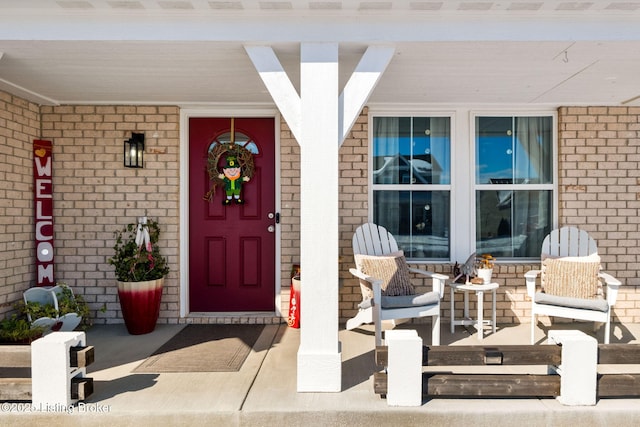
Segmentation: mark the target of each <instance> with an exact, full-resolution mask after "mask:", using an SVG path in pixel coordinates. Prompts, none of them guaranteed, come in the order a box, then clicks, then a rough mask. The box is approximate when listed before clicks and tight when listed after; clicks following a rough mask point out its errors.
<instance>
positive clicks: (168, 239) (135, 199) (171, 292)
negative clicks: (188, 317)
mask: <svg viewBox="0 0 640 427" xmlns="http://www.w3.org/2000/svg"><path fill="white" fill-rule="evenodd" d="M41 120H42V137H43V138H45V139H50V140H52V141H53V147H54V148H53V152H54V159H55V161H54V172H53V174H54V183H53V185H54V217H55V239H56V240H55V247H56V248H55V257H56V258H55V259H56V279H57V280H58V281H64V282H66V283H68V284H69V285H70V286H72V287H73V289H74V290H76V292H78V293H81V294H82V295H83V296H84V297H85V299H86V300H87V302H88V303H89V306H90V308H91V309H92V310H94V311H95V319H96V320H95V321H96V323H111V322H121V313H120V305H119V303H118V302H117V289H116V284H115V275H114V272H113V267H111V266H110V265H108V264H107V258H109V257H110V256H112V255H113V249H112V247H113V244H114V235H113V233H114V231H115V230H116V229H120V228H122V227H123V226H124V225H125V224H127V223H131V222H136V218H137V217H138V216H142V215H147V216H149V217H152V218H154V219H156V220H158V221H159V223H160V227H161V236H160V242H159V245H160V248H161V251H162V253H163V255H165V256H167V257H168V261H169V265H170V266H171V269H172V270H171V272H170V274H169V276H168V277H167V279H166V280H165V288H164V292H163V297H162V306H161V309H160V319H159V321H158V322H159V323H167V322H171V323H176V322H177V321H178V319H177V318H178V314H179V299H178V297H179V282H178V277H179V253H178V249H179V235H178V233H179V230H178V226H179V191H178V190H179V157H178V154H179V146H180V138H179V109H178V108H177V107H164V106H82V105H78V106H55V107H52V106H43V107H42V108H41ZM131 132H142V133H145V137H146V139H145V157H144V168H143V169H129V168H125V167H124V166H123V164H122V161H123V159H122V157H123V154H122V153H123V141H124V140H125V139H128V138H130V137H131ZM103 307H104V311H101V310H100V309H101V308H103Z"/></svg>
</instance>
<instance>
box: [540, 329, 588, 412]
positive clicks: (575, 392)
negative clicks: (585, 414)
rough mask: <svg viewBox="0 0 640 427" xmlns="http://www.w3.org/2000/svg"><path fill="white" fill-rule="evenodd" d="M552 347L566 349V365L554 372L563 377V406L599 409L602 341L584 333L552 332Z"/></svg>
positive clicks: (553, 369)
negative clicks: (597, 398)
mask: <svg viewBox="0 0 640 427" xmlns="http://www.w3.org/2000/svg"><path fill="white" fill-rule="evenodd" d="M548 342H549V343H551V344H560V345H562V356H561V357H562V362H561V365H560V366H558V367H550V370H552V371H555V372H556V373H558V374H560V396H558V401H559V402H560V403H562V404H563V405H572V406H577V405H595V404H596V391H597V385H598V341H597V340H596V339H595V338H593V337H591V336H589V335H587V334H585V333H584V332H582V331H574V330H571V331H550V332H549V340H548Z"/></svg>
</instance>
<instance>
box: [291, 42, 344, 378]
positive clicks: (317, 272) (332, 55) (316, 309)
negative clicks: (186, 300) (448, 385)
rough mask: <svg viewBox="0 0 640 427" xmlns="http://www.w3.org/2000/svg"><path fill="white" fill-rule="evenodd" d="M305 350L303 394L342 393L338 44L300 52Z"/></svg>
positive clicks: (308, 47)
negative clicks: (339, 294) (339, 267)
mask: <svg viewBox="0 0 640 427" xmlns="http://www.w3.org/2000/svg"><path fill="white" fill-rule="evenodd" d="M300 58H301V65H300V92H301V101H302V102H301V111H302V126H301V136H302V140H301V141H300V145H301V147H300V267H301V279H302V288H301V298H300V299H301V304H302V305H301V307H300V314H301V318H300V325H301V328H302V329H301V332H300V348H299V349H298V391H340V390H341V388H342V370H341V362H342V361H341V354H340V343H339V342H338V298H337V296H338V193H339V191H338V190H339V188H338V172H339V171H338V149H339V147H340V135H339V126H338V45H337V44H336V43H305V44H303V45H302V46H301V49H300Z"/></svg>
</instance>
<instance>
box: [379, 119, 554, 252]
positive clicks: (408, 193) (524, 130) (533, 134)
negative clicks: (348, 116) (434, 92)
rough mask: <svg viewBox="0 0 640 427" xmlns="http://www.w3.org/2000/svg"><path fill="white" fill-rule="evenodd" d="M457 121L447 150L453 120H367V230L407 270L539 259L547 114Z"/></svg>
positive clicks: (548, 155) (548, 167)
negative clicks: (394, 250) (479, 260)
mask: <svg viewBox="0 0 640 427" xmlns="http://www.w3.org/2000/svg"><path fill="white" fill-rule="evenodd" d="M460 116H462V115H459V117H457V118H456V120H466V119H465V118H464V117H460ZM466 117H468V118H469V119H468V120H469V122H468V123H464V122H463V123H461V126H457V129H458V130H459V129H464V130H465V132H460V133H458V134H457V137H456V140H455V141H454V140H453V138H452V121H453V120H452V119H453V115H451V116H445V115H443V116H438V115H435V114H434V115H403V116H382V115H375V114H372V116H371V121H370V130H371V132H370V134H371V161H370V169H369V173H370V180H371V181H370V182H371V193H372V194H371V217H372V220H373V222H375V223H377V224H379V225H382V226H384V227H385V228H387V230H389V231H390V232H391V233H392V234H393V235H394V236H395V238H396V240H397V241H398V244H399V246H400V247H401V248H402V249H403V250H404V252H405V255H406V256H407V258H410V259H412V260H413V261H449V260H454V258H455V257H456V255H458V258H460V255H461V254H463V253H464V254H465V259H466V256H468V254H469V253H470V252H473V251H476V252H477V253H479V254H480V253H490V254H491V255H493V256H495V257H498V258H500V259H501V260H505V259H514V260H517V259H524V258H536V257H539V256H540V247H541V245H542V239H543V238H544V236H546V235H547V234H548V233H549V231H550V230H551V228H552V225H553V223H554V218H555V206H554V205H555V200H556V195H555V188H556V187H555V179H556V178H555V173H554V161H553V158H554V155H553V153H554V145H555V144H554V134H555V119H554V115H553V114H552V113H549V114H530V115H513V114H511V115H497V114H486V115H483V114H470V115H466ZM467 132H468V134H467V135H465V134H463V133H467ZM452 159H456V160H455V162H456V164H455V167H452V161H454V160H452ZM458 159H461V160H458ZM467 161H468V163H467ZM466 165H469V166H466ZM454 173H455V174H456V175H455V176H452V174H454ZM452 183H455V184H456V185H455V186H454V185H452ZM453 206H455V209H456V212H453ZM452 214H453V215H452ZM461 260H462V261H464V259H462V258H460V259H459V260H458V261H461Z"/></svg>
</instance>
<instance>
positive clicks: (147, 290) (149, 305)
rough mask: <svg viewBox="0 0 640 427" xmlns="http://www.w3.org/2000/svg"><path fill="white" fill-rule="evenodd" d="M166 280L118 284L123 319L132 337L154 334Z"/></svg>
mask: <svg viewBox="0 0 640 427" xmlns="http://www.w3.org/2000/svg"><path fill="white" fill-rule="evenodd" d="M163 284H164V278H162V279H157V280H149V281H146V282H118V297H119V298H120V308H121V309H122V317H123V318H124V323H125V325H126V326H127V331H129V333H130V334H131V335H142V334H148V333H149V332H153V330H154V329H155V327H156V321H157V320H158V315H159V314H160V300H161V299H162V285H163Z"/></svg>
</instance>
